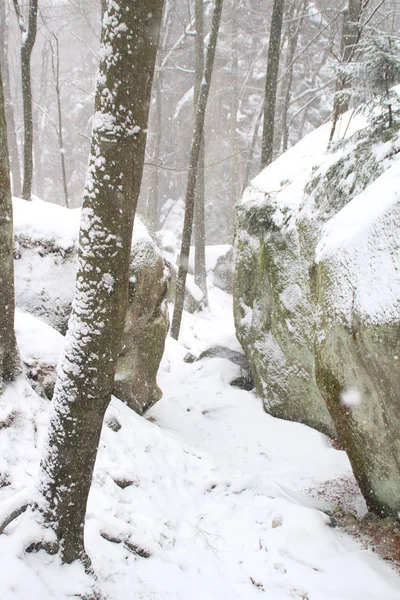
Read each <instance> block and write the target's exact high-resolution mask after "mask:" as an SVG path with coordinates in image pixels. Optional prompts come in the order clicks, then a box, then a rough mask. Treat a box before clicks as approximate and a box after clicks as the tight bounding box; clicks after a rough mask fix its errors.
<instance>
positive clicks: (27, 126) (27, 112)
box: [13, 0, 38, 200]
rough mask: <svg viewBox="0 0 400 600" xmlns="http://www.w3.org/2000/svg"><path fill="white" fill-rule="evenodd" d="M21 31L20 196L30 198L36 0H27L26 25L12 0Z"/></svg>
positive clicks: (16, 1) (15, 2) (19, 10)
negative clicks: (32, 78)
mask: <svg viewBox="0 0 400 600" xmlns="http://www.w3.org/2000/svg"><path fill="white" fill-rule="evenodd" d="M13 2H14V8H15V14H16V16H17V20H18V25H19V28H20V31H21V80H22V106H23V113H24V177H23V185H22V198H24V199H25V200H30V199H31V193H32V178H33V117H32V83H31V55H32V50H33V46H34V44H35V40H36V30H37V10H38V0H29V7H28V27H26V26H25V24H24V20H23V16H22V11H21V8H20V6H19V3H18V0H13Z"/></svg>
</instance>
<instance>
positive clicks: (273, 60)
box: [261, 0, 285, 168]
mask: <svg viewBox="0 0 400 600" xmlns="http://www.w3.org/2000/svg"><path fill="white" fill-rule="evenodd" d="M284 5H285V1H284V0H274V5H273V9H272V19H271V30H270V34H269V44H268V64H267V77H266V81H265V103H264V125H263V134H262V145H261V168H264V167H266V166H267V165H269V164H270V163H271V162H272V158H273V151H274V130H275V111H276V90H277V86H278V72H279V60H280V53H281V34H282V23H283V13H284Z"/></svg>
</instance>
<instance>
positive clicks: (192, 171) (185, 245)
mask: <svg viewBox="0 0 400 600" xmlns="http://www.w3.org/2000/svg"><path fill="white" fill-rule="evenodd" d="M222 4H223V0H215V7H214V14H213V19H212V24H211V32H210V38H209V42H208V47H207V55H206V63H205V68H204V77H203V79H202V82H201V87H200V93H199V98H198V101H197V107H196V117H195V123H194V131H193V138H192V145H191V148H190V158H189V171H188V179H187V186H186V198H185V219H184V223H183V232H182V243H181V252H180V256H179V269H178V277H177V279H176V289H175V306H174V314H173V317H172V325H171V336H172V337H173V338H174V339H176V340H177V339H178V337H179V331H180V328H181V321H182V313H183V303H184V299H185V287H186V277H187V272H188V264H189V253H190V240H191V237H192V228H193V214H194V204H195V194H196V183H197V170H198V163H199V156H200V149H201V141H202V137H203V131H204V119H205V114H206V107H207V100H208V94H209V91H210V85H211V76H212V71H213V66H214V57H215V48H216V46H217V38H218V31H219V24H220V20H221V13H222Z"/></svg>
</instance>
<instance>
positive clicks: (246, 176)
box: [242, 100, 265, 195]
mask: <svg viewBox="0 0 400 600" xmlns="http://www.w3.org/2000/svg"><path fill="white" fill-rule="evenodd" d="M264 102H265V100H264V101H263V102H262V104H261V106H260V110H259V111H258V115H257V117H256V121H255V123H254V128H253V135H252V137H251V143H250V148H249V152H248V155H247V160H246V168H245V171H244V177H243V184H242V195H243V193H244V190H245V189H246V188H247V186H248V183H249V179H250V174H251V167H252V164H253V156H254V150H255V148H256V144H257V139H258V131H259V129H260V124H261V118H262V116H263V112H264Z"/></svg>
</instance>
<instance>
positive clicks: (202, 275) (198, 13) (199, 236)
mask: <svg viewBox="0 0 400 600" xmlns="http://www.w3.org/2000/svg"><path fill="white" fill-rule="evenodd" d="M194 10H195V28H196V36H195V40H194V45H195V81H194V108H195V110H194V113H195V117H196V107H197V102H198V99H199V94H200V88H201V82H202V79H203V72H204V31H203V0H195V5H194ZM204 193H205V189H204V128H203V132H202V136H201V141H200V155H199V162H198V166H197V181H196V198H195V205H194V207H195V210H194V232H195V243H194V245H195V254H194V281H195V283H196V284H197V285H198V286H199V288H200V289H201V291H202V292H203V306H207V305H208V290H207V270H206V223H205V195H204Z"/></svg>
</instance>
